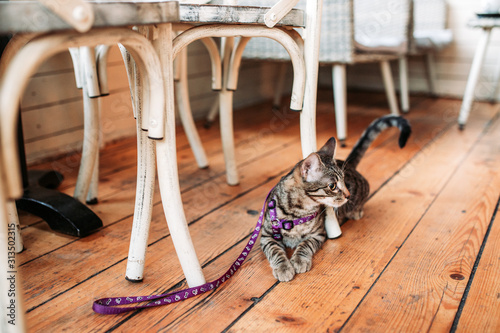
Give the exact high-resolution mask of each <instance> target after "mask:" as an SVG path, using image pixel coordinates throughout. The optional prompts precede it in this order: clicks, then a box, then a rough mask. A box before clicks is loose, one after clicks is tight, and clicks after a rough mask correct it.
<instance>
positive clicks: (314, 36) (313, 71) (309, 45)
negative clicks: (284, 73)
mask: <svg viewBox="0 0 500 333" xmlns="http://www.w3.org/2000/svg"><path fill="white" fill-rule="evenodd" d="M322 6H323V1H306V12H307V13H309V14H312V15H307V16H306V27H308V28H306V29H305V30H304V60H305V66H306V71H305V72H306V82H305V83H306V86H305V89H304V107H303V108H302V112H301V114H300V142H301V146H302V156H303V157H306V156H307V155H309V154H310V153H312V152H314V151H316V101H317V97H318V96H317V95H318V69H319V39H320V30H321V17H322ZM313 13H314V14H313ZM294 75H295V69H294ZM292 99H293V95H292Z"/></svg>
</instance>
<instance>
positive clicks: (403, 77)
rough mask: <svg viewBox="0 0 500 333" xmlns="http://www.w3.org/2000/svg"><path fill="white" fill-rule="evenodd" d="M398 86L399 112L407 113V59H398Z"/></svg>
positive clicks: (408, 102)
mask: <svg viewBox="0 0 500 333" xmlns="http://www.w3.org/2000/svg"><path fill="white" fill-rule="evenodd" d="M399 86H400V96H401V111H403V113H408V111H410V92H409V89H408V58H407V57H406V56H401V57H399Z"/></svg>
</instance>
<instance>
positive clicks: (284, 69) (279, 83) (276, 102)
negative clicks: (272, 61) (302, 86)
mask: <svg viewBox="0 0 500 333" xmlns="http://www.w3.org/2000/svg"><path fill="white" fill-rule="evenodd" d="M287 73H288V63H287V62H282V63H279V64H278V70H277V75H278V78H277V80H276V87H275V90H274V98H273V109H274V110H279V109H280V108H281V98H282V96H283V91H284V88H285V82H286V75H287Z"/></svg>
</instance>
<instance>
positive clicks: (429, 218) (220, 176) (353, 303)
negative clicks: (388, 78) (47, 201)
mask: <svg viewBox="0 0 500 333" xmlns="http://www.w3.org/2000/svg"><path fill="white" fill-rule="evenodd" d="M349 97H350V101H349V102H350V104H349V139H348V141H347V144H348V147H346V148H339V149H338V158H345V156H347V154H348V152H349V151H350V149H351V147H352V145H353V144H354V142H355V141H356V140H357V138H358V137H359V135H360V134H361V132H362V131H363V130H364V128H366V126H367V125H368V124H369V123H370V122H371V121H372V120H373V119H374V118H376V117H379V116H381V115H383V114H385V113H386V112H387V110H386V101H385V98H384V95H382V94H372V93H352V94H350V95H349ZM460 104H461V102H460V101H457V100H452V99H433V98H425V97H423V96H416V97H414V98H412V111H411V112H410V113H409V114H408V115H407V118H408V119H409V120H410V122H411V124H412V128H413V134H412V137H411V138H410V140H409V142H408V144H407V147H405V148H404V149H403V150H400V149H399V148H398V147H397V143H396V142H397V136H398V132H397V130H389V131H387V132H386V133H383V135H381V137H380V138H378V139H377V140H376V141H375V142H374V144H373V145H372V147H371V149H370V150H369V151H368V153H367V154H366V156H365V157H364V159H363V160H362V163H361V164H360V166H359V171H360V172H361V173H363V174H364V175H365V176H366V177H367V179H368V180H369V182H370V187H371V193H372V197H371V198H370V200H369V202H368V203H367V204H366V210H365V217H364V218H363V219H361V220H360V221H355V222H351V221H350V222H348V223H347V224H345V225H344V226H343V228H342V229H343V236H342V237H341V238H339V239H337V240H329V241H327V242H326V243H325V245H324V246H323V248H322V249H321V250H320V251H319V252H318V253H317V254H316V256H315V258H314V262H313V268H312V270H311V271H310V272H308V273H305V274H300V275H297V276H296V277H295V278H294V280H292V281H291V282H289V283H277V282H276V280H275V279H274V277H273V276H272V273H271V270H270V268H269V264H268V263H267V260H266V259H265V257H264V256H263V254H262V252H261V250H260V249H259V248H257V247H256V248H255V249H254V250H252V252H251V254H250V257H249V260H248V261H247V262H246V263H245V264H244V266H243V267H242V269H241V270H240V271H239V272H238V274H237V275H236V276H235V277H234V278H233V279H232V280H231V281H230V282H228V283H226V284H225V285H224V286H222V287H221V288H219V289H217V290H216V291H213V292H211V293H207V294H204V295H200V296H199V297H196V298H193V299H190V300H188V301H185V302H182V303H178V304H176V305H173V306H167V307H162V308H158V309H151V310H148V311H139V312H135V313H128V314H122V315H118V316H102V315H96V314H94V313H93V312H92V310H91V304H92V301H93V300H94V299H96V298H100V297H104V296H119V295H148V294H157V293H160V292H166V291H167V290H170V289H172V288H174V287H175V288H183V287H186V285H185V280H184V279H183V275H182V273H181V270H180V265H179V263H178V260H177V257H176V255H175V251H174V249H173V244H172V242H171V239H170V237H169V232H168V228H167V226H166V223H165V219H164V216H163V211H162V207H161V201H160V198H159V195H158V194H156V195H155V206H154V213H153V220H152V223H151V231H150V236H149V244H150V245H149V248H148V254H147V262H146V272H145V280H144V282H143V283H139V284H132V283H130V282H128V281H125V280H124V278H123V277H124V272H125V266H126V257H127V253H128V242H129V237H130V236H129V235H130V229H131V224H132V218H133V216H132V214H133V202H134V195H135V170H136V169H135V158H136V157H135V156H136V155H135V154H136V153H135V149H136V148H135V140H134V139H125V140H123V141H119V142H116V143H114V144H112V145H110V146H109V147H106V148H105V149H104V150H103V151H102V152H101V164H102V166H101V180H100V202H99V204H97V205H95V206H93V207H92V209H94V210H95V211H96V213H97V214H98V215H99V216H101V218H102V219H103V221H104V224H105V227H103V228H102V229H101V230H99V231H98V232H96V233H95V234H93V235H90V236H88V237H86V238H83V239H77V238H73V237H68V236H63V235H60V234H55V233H53V232H52V231H50V230H49V229H48V227H47V226H46V224H45V223H44V222H42V221H40V220H39V219H38V218H36V217H33V216H29V215H26V214H22V215H21V223H22V225H23V227H24V228H23V236H24V239H25V245H26V247H27V249H26V250H25V251H24V252H23V253H21V254H20V255H19V259H18V260H19V264H21V266H20V272H21V274H22V277H23V289H24V294H25V306H26V309H27V310H28V314H27V317H28V327H29V328H30V330H31V331H34V332H48V331H51V332H59V331H110V330H111V331H119V332H121V331H179V332H195V331H196V332H198V331H207V332H219V331H224V330H229V331H267V330H271V329H281V330H287V331H314V332H317V331H346V332H347V331H352V330H355V331H362V330H367V331H380V332H385V331H391V330H392V331H422V330H428V329H432V330H433V331H439V332H441V331H442V332H445V331H449V329H450V328H451V327H452V325H453V323H454V322H455V323H456V325H457V328H458V329H459V330H460V329H464V330H465V331H468V330H469V331H470V327H474V325H476V324H478V322H477V321H478V320H482V325H483V326H482V328H483V329H482V330H481V331H488V330H489V331H495V329H496V328H497V327H498V324H497V321H495V320H493V319H492V320H489V321H486V320H484V319H481V318H482V317H486V316H487V315H488V313H492V312H491V311H489V309H490V308H494V307H497V308H498V306H497V305H498V297H497V291H496V289H495V287H494V285H495V284H494V283H493V281H494V279H495V273H496V272H498V267H499V266H498V263H496V261H498V259H497V257H495V254H494V253H495V251H494V250H495V249H497V248H498V246H497V245H498V244H497V243H498V242H497V240H496V239H497V238H498V231H497V230H498V229H495V228H494V226H495V224H494V223H493V228H492V229H491V233H490V236H489V237H488V242H486V243H485V246H484V248H485V251H484V254H483V257H482V259H481V261H479V266H478V268H477V272H476V274H474V273H473V265H474V262H475V261H476V258H477V257H478V255H479V254H480V253H481V244H482V242H483V239H484V235H485V233H486V231H487V230H488V226H489V225H490V221H491V220H492V216H493V213H494V210H495V207H496V203H497V200H498V196H499V194H500V191H499V190H498V188H499V186H498V185H500V184H499V183H500V176H497V175H496V167H497V166H498V165H499V162H500V161H499V159H500V149H499V148H500V146H499V143H498V142H500V140H498V139H499V138H498V136H499V134H498V133H500V129H499V128H498V127H499V126H500V121H499V120H498V119H497V118H496V117H497V113H498V111H499V108H498V106H497V105H490V104H485V103H478V104H477V107H476V108H475V110H474V113H473V114H472V115H471V119H470V121H469V123H468V125H467V128H466V130H465V131H462V132H461V131H458V130H457V128H456V126H455V122H456V116H457V112H458V109H459V107H460ZM199 125H200V126H199V127H200V136H201V138H202V141H203V142H204V146H205V149H206V151H207V155H208V157H209V162H210V167H209V168H208V169H204V170H200V169H198V168H197V167H196V164H195V162H194V158H193V156H192V153H191V151H190V149H189V146H188V144H187V140H186V137H185V135H184V133H183V132H182V130H179V133H178V134H177V147H178V157H179V175H180V178H181V179H180V183H181V189H182V197H183V202H184V205H185V210H186V216H187V219H188V222H189V223H190V232H191V235H192V238H193V242H194V244H195V247H196V250H197V253H198V256H199V258H200V262H201V263H202V265H203V269H204V273H205V275H206V277H207V279H214V278H216V277H218V275H220V274H221V273H222V272H224V271H225V270H226V268H227V267H228V266H229V265H230V264H231V263H232V261H233V260H234V259H235V258H236V257H237V255H238V254H239V252H240V251H241V248H242V247H243V246H244V244H245V243H246V240H247V238H248V236H249V234H250V233H251V231H252V230H253V227H254V226H255V223H256V216H254V215H253V212H254V211H259V210H260V208H261V206H262V202H263V199H264V198H265V195H266V194H267V192H268V191H269V189H270V188H271V187H272V186H273V185H274V184H275V183H276V182H277V181H278V180H279V177H280V176H281V175H283V174H284V173H286V172H287V171H288V170H289V169H290V168H291V167H292V166H293V165H294V164H295V163H296V162H297V161H298V160H299V159H300V156H301V153H300V140H299V137H298V133H299V122H298V117H297V114H291V113H282V112H280V113H274V114H273V113H271V112H270V104H268V103H266V104H261V105H257V106H255V107H249V108H246V109H243V110H239V111H238V112H236V114H235V131H236V146H237V161H238V170H239V173H240V176H241V183H240V184H239V185H238V186H232V187H230V186H227V185H226V184H225V175H224V161H223V155H222V151H221V148H220V138H219V134H218V131H219V130H218V127H217V126H215V127H214V128H212V129H210V130H205V129H203V128H201V124H199ZM334 134H335V127H334V116H333V106H332V102H331V95H330V94H329V93H323V94H321V95H320V97H319V101H318V145H321V144H323V143H324V142H325V141H326V140H327V139H328V138H329V137H330V136H332V135H334ZM78 160H79V157H78V156H77V155H75V156H73V155H71V156H62V157H61V158H59V159H57V160H55V161H50V162H46V163H44V164H43V165H39V166H37V168H58V169H59V170H61V171H63V173H64V175H65V177H66V180H65V182H64V183H63V185H62V189H63V191H64V192H66V193H69V194H71V193H72V191H73V189H74V185H75V182H76V174H77V166H78V163H77V162H78ZM65 163H66V164H68V166H67V167H66V166H65ZM75 170H76V171H75ZM490 244H491V245H490ZM495 260H496V261H495ZM495 265H496V266H495ZM497 275H498V274H497ZM469 277H470V282H468V281H469ZM488 281H491V283H488ZM467 285H470V291H469V292H468V293H467V292H466V293H465V295H466V296H467V295H468V298H467V299H465V301H461V299H462V296H463V295H464V291H465V290H466V286H467ZM490 286H491V288H490ZM497 289H498V288H497ZM485 291H488V292H489V294H488V295H490V297H489V298H485V297H483V296H484V293H485ZM469 298H470V301H469ZM459 309H460V311H459ZM477 309H481V310H482V311H483V313H484V315H482V317H481V316H479V315H476V313H481V311H478V310H477ZM497 310H498V309H496V310H495V311H497ZM457 311H458V313H459V314H458V315H457ZM495 313H496V312H495ZM214 318H216V320H214ZM457 323H458V324H457ZM468 328H469V329H468Z"/></svg>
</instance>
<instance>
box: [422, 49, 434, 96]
mask: <svg viewBox="0 0 500 333" xmlns="http://www.w3.org/2000/svg"><path fill="white" fill-rule="evenodd" d="M425 65H426V69H427V83H428V86H429V94H430V95H431V96H436V83H437V73H436V60H435V58H434V53H432V52H429V53H427V54H426V55H425Z"/></svg>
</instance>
